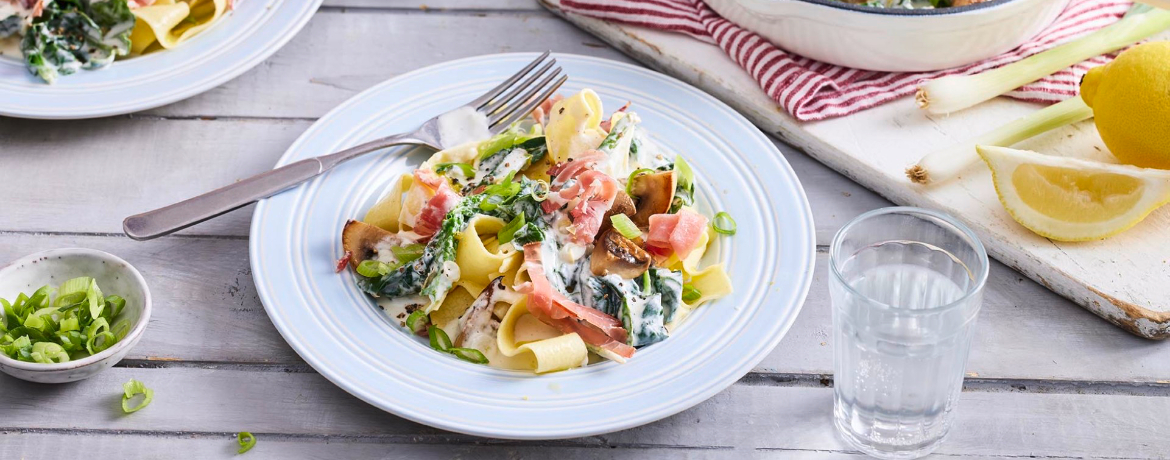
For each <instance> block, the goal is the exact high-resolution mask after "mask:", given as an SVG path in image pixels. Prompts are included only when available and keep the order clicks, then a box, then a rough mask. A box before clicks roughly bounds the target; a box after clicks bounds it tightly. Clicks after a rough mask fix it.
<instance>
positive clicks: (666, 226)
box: [646, 208, 707, 259]
mask: <svg viewBox="0 0 1170 460" xmlns="http://www.w3.org/2000/svg"><path fill="white" fill-rule="evenodd" d="M706 231H707V217H706V216H704V215H702V214H699V213H697V212H694V211H692V210H690V209H686V208H683V209H680V210H679V211H678V213H676V214H655V215H653V216H650V232H649V235H647V238H646V245H647V246H649V247H651V248H654V250H652V251H650V252H651V253H653V254H655V255H661V254H664V253H668V252H669V251H671V250H673V251H674V253H675V254H677V255H678V258H679V259H685V258H687V256H688V255H690V253H691V251H694V250H695V248H696V247H698V246H699V240H700V239H702V237H703V233H704V232H706ZM647 249H648V250H649V249H650V248H647Z"/></svg>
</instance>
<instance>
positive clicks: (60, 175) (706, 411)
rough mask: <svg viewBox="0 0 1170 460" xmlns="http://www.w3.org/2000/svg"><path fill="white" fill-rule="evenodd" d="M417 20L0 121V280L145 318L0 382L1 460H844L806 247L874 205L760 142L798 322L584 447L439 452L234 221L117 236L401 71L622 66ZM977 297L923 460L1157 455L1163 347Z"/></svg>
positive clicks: (242, 168) (307, 42) (536, 17)
mask: <svg viewBox="0 0 1170 460" xmlns="http://www.w3.org/2000/svg"><path fill="white" fill-rule="evenodd" d="M418 1H419V0H327V1H326V6H324V7H323V8H322V9H321V11H320V12H319V13H318V14H317V16H316V17H315V18H314V19H313V20H312V22H310V23H309V25H308V27H307V28H306V29H305V30H304V31H302V32H301V33H300V35H299V36H297V37H296V38H295V39H294V40H293V41H292V42H291V43H289V44H288V45H287V46H286V47H285V48H284V49H283V50H281V51H280V52H278V53H277V54H276V55H275V56H274V57H272V58H271V59H269V60H268V61H266V62H264V63H263V64H261V65H260V66H258V67H257V68H256V69H254V70H252V71H250V72H248V73H246V74H244V75H243V76H241V77H240V78H237V79H236V80H234V81H232V82H230V83H228V84H226V85H224V86H222V87H220V88H218V89H215V90H212V91H210V92H208V93H206V94H203V95H201V96H198V97H195V98H192V99H190V100H187V101H185V102H181V103H177V104H174V105H170V106H167V107H163V108H160V109H157V110H152V111H149V112H146V113H141V114H136V115H132V116H123V117H115V118H110V119H103V120H91V121H71V122H43V121H25V120H16V119H8V118H0V187H2V192H0V261H7V260H11V259H14V258H17V257H19V256H22V255H25V254H28V253H31V252H34V251H39V250H43V249H49V248H57V247H67V246H82V247H91V248H96V249H101V250H105V251H109V252H112V253H114V254H117V255H119V256H121V257H123V258H125V259H127V260H128V261H130V262H131V263H133V264H135V265H136V266H137V267H138V268H139V269H141V270H142V272H143V274H144V275H145V277H146V279H147V281H148V282H149V283H150V285H151V289H152V292H153V294H154V298H155V302H156V303H155V313H154V317H153V318H152V319H151V322H150V328H149V329H148V330H147V333H146V335H145V337H144V338H143V340H142V342H141V343H140V344H139V345H138V346H137V347H136V348H135V349H134V350H133V351H132V352H131V354H130V355H129V356H128V357H127V359H126V360H124V361H123V362H122V363H121V364H119V365H118V366H117V367H115V368H114V369H111V370H109V371H107V372H105V373H103V374H101V375H100V376H98V377H95V378H93V379H90V380H88V381H84V382H80V383H77V384H68V385H59V386H46V385H34V384H29V383H24V382H21V381H17V380H15V379H12V378H8V377H6V376H0V459H10V458H30V459H33V458H91V457H97V458H179V457H182V458H221V457H228V456H232V455H234V453H235V448H236V445H235V439H234V433H236V432H237V431H241V430H246V431H251V432H252V433H255V434H256V435H257V437H258V438H259V443H258V445H257V447H256V448H255V449H254V450H253V451H251V452H249V453H248V454H247V455H248V458H281V459H287V458H327V459H347V458H366V457H374V458H414V457H424V456H426V457H440V458H451V457H460V458H521V457H522V458H553V457H560V458H611V457H615V456H620V457H632V458H679V457H686V458H744V457H745V456H748V457H761V458H772V457H782V458H792V457H796V458H811V459H822V458H846V457H849V458H856V457H855V453H854V452H851V451H850V450H849V449H848V448H847V447H846V446H845V445H844V444H843V443H842V442H841V441H839V440H838V439H837V438H836V435H835V433H834V432H833V429H832V424H831V417H830V409H831V406H832V389H831V385H832V376H831V369H832V355H831V350H832V343H831V342H830V328H831V325H830V310H829V308H830V305H829V299H828V290H827V287H826V280H825V278H824V275H825V273H824V266H823V262H824V260H825V250H824V249H825V247H826V246H825V245H827V244H828V243H829V240H830V238H831V237H832V235H833V233H834V232H835V231H836V229H837V228H838V227H840V226H841V225H842V224H843V223H844V222H845V221H847V220H848V219H850V218H852V217H854V216H856V215H858V214H859V213H862V212H864V211H867V210H870V209H874V208H878V207H883V206H887V205H888V202H886V201H885V200H883V199H881V198H880V197H877V196H876V195H874V194H873V193H870V192H869V191H866V190H865V189H863V188H861V187H860V186H858V185H856V184H854V183H852V182H850V181H848V180H847V179H845V178H843V177H842V176H840V175H838V174H837V173H835V172H833V171H831V170H829V169H827V168H825V167H824V166H821V165H820V164H818V163H816V162H814V161H813V160H811V159H809V158H808V157H806V156H805V155H804V154H802V153H801V152H799V151H796V150H794V149H793V148H791V147H789V146H787V145H785V144H783V143H781V142H779V141H778V142H777V144H778V146H779V147H780V149H781V150H782V151H783V152H784V154H785V156H786V157H787V159H788V161H789V162H790V163H791V164H792V166H793V167H794V168H795V169H796V171H797V173H798V174H799V176H800V178H801V181H802V182H803V184H804V186H805V189H806V190H807V191H808V196H809V200H810V201H811V202H812V205H813V210H814V214H815V220H816V225H817V242H818V244H819V245H820V246H818V248H819V249H821V250H820V251H819V252H820V256H819V258H818V267H817V268H818V271H817V275H816V278H817V279H816V280H815V281H814V284H813V289H812V291H811V292H810V294H809V297H808V301H807V302H806V303H805V305H804V309H803V310H802V312H801V314H800V317H799V318H798V319H797V322H796V324H795V325H794V326H793V327H792V329H791V330H790V331H789V332H788V335H787V336H786V337H785V338H784V340H783V342H781V344H780V346H779V347H777V348H776V350H775V351H774V352H773V353H772V354H771V355H770V356H769V357H768V358H767V359H765V360H764V362H762V363H761V364H760V365H759V367H757V368H756V369H755V370H754V371H753V372H752V373H751V374H749V375H748V376H746V377H745V378H744V379H743V380H741V381H740V382H739V383H737V384H735V385H733V386H731V387H730V388H728V389H727V390H726V391H724V392H722V393H720V394H719V395H718V396H715V397H714V398H712V399H711V400H709V401H707V402H705V403H703V404H700V405H699V406H697V407H695V408H693V409H690V410H687V411H685V412H682V413H681V414H679V415H676V416H674V417H671V418H668V419H666V420H662V421H660V422H657V423H653V424H650V425H647V426H644V427H641V428H636V429H632V430H628V431H623V432H619V433H612V434H608V435H603V436H594V437H590V438H583V439H573V440H564V441H552V442H511V441H500V440H491V439H481V438H475V437H470V436H464V435H459V434H453V433H448V432H444V431H440V430H436V429H432V428H429V427H426V426H422V425H419V424H415V423H412V422H408V421H406V420H403V419H399V418H397V417H394V416H392V415H389V414H387V413H384V412H382V411H380V410H377V409H375V408H373V407H372V406H369V405H367V404H365V403H363V402H361V401H359V400H358V399H356V398H354V397H352V396H350V395H349V394H347V393H345V392H344V391H342V390H340V389H338V388H337V387H335V386H333V385H332V384H330V383H329V382H328V381H326V380H325V379H324V378H322V377H321V376H319V375H318V374H316V373H315V372H314V371H313V370H312V369H311V368H310V367H309V366H307V365H306V364H305V363H304V362H303V361H301V359H300V358H299V357H297V355H296V354H295V353H294V352H293V351H292V350H291V349H290V348H289V347H288V345H287V344H285V342H284V340H282V339H281V337H280V335H279V334H278V333H277V332H276V330H275V329H274V328H273V326H272V324H271V322H270V321H269V319H268V317H267V315H266V314H265V313H264V309H263V307H262V306H261V305H260V301H259V299H258V298H257V296H256V292H255V289H254V287H253V285H252V277H251V272H250V269H249V265H248V253H247V247H248V242H247V238H248V222H249V218H250V216H251V210H250V208H249V209H245V210H241V211H237V212H234V213H232V214H230V215H228V216H225V217H223V218H220V219H218V220H215V221H213V222H210V223H207V224H204V225H200V226H197V227H194V228H192V229H189V230H187V231H185V232H182V233H180V234H178V235H175V236H171V237H166V238H162V239H159V240H155V241H151V242H145V243H141V242H135V241H131V240H129V239H128V238H126V237H124V236H123V235H122V234H121V220H122V218H123V217H125V216H127V215H130V214H134V213H137V212H140V211H143V210H147V209H151V208H154V207H158V206H161V205H165V204H168V203H171V202H174V201H177V200H179V199H182V198H186V197H189V196H192V195H194V194H197V193H200V192H202V191H205V190H209V189H212V188H215V187H217V186H221V185H224V184H227V183H230V182H232V181H235V180H238V179H241V178H243V177H246V176H249V175H251V174H255V173H258V172H261V171H264V170H266V169H269V168H271V167H272V165H273V164H274V163H275V162H276V159H277V158H278V157H279V156H280V155H281V153H283V151H284V149H285V148H286V147H288V145H289V144H290V143H291V142H292V141H293V140H294V139H295V138H296V137H297V136H298V135H299V134H300V133H301V132H302V131H303V130H305V129H306V128H307V127H308V126H309V125H310V124H311V123H312V122H313V120H314V119H316V118H317V117H320V116H321V115H322V114H324V113H325V112H326V111H328V110H329V109H331V108H333V107H334V106H335V105H337V104H338V103H340V102H342V101H344V100H345V99H347V98H348V97H350V96H352V95H354V94H356V93H357V92H359V91H361V90H363V89H365V88H367V87H369V86H371V85H373V84H375V83H377V82H380V81H382V80H385V79H387V78H390V77H393V76H395V75H398V74H401V73H404V72H407V71H409V70H413V69H416V68H419V67H422V66H426V65H430V64H434V63H438V62H442V61H446V60H450V59H455V58H461V57H466V56H473V55H480V54H486V53H497V52H507V51H538V50H543V49H546V48H551V49H553V50H554V51H558V52H568V53H578V54H587V55H594V56H600V57H605V58H610V59H615V60H620V61H629V59H628V58H626V57H624V56H623V55H621V54H620V53H619V52H617V51H615V50H613V49H610V48H609V47H607V46H606V45H604V44H602V43H601V42H600V41H599V40H597V39H595V38H593V37H591V36H589V35H588V34H586V33H584V32H582V31H580V30H578V29H576V28H574V27H573V26H571V25H569V24H567V23H565V22H563V21H561V20H560V19H557V18H555V17H553V16H552V15H551V14H549V13H547V12H546V11H544V10H543V9H541V8H540V7H539V6H537V5H536V4H535V3H534V2H533V1H532V0H478V1H475V0H430V1H429V2H428V5H427V7H426V8H420V5H419V4H418V3H417V2H418ZM1151 244H1161V243H1160V242H1151ZM985 297H986V300H985V301H984V305H983V312H982V313H981V315H980V319H979V324H978V333H977V335H976V339H975V344H974V346H973V349H972V352H971V359H970V364H969V366H968V379H967V385H966V391H964V393H963V397H962V402H961V404H960V406H959V409H958V422H957V423H958V424H957V426H956V428H955V429H954V431H953V432H952V433H951V436H950V437H949V439H948V441H947V442H946V443H945V444H944V445H943V446H942V448H941V449H940V450H939V452H938V456H940V457H941V456H947V457H963V458H1014V457H1041V458H1083V457H1089V458H1110V459H1113V458H1164V457H1166V456H1167V455H1170V417H1168V416H1167V414H1170V344H1164V343H1158V342H1151V341H1146V340H1143V339H1139V338H1136V337H1134V336H1131V335H1129V334H1127V333H1126V332H1124V331H1122V330H1120V329H1118V328H1116V327H1114V326H1112V325H1110V324H1107V323H1105V322H1104V321H1102V320H1100V319H1098V318H1097V317H1095V316H1093V315H1092V314H1090V313H1088V312H1087V311H1085V310H1083V309H1081V308H1079V307H1077V306H1075V305H1073V304H1072V303H1070V302H1068V301H1066V300H1064V299H1062V298H1060V297H1058V296H1056V295H1054V294H1052V293H1050V292H1048V291H1047V290H1045V289H1044V288H1043V287H1041V286H1039V285H1037V284H1036V283H1033V282H1032V281H1029V280H1027V279H1024V278H1023V277H1022V276H1020V275H1019V274H1017V273H1016V272H1014V271H1012V270H1010V269H1007V268H1005V267H1003V266H1002V265H999V264H994V265H993V267H992V270H991V280H990V281H989V283H988V287H987V294H986V296H985ZM131 378H135V379H138V380H142V381H143V382H145V383H146V384H147V385H148V386H150V387H152V388H154V389H155V398H154V402H153V404H151V406H150V407H148V408H147V409H144V410H142V411H141V412H138V413H135V414H133V415H130V416H123V415H121V414H120V410H119V409H118V401H119V392H120V391H121V384H122V382H125V381H127V380H129V379H131ZM566 415H567V416H568V415H569V414H566Z"/></svg>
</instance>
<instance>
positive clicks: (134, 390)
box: [122, 379, 154, 414]
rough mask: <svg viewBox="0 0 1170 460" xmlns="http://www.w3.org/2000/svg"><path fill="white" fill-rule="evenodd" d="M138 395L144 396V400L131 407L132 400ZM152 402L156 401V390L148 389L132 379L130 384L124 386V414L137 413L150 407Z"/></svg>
mask: <svg viewBox="0 0 1170 460" xmlns="http://www.w3.org/2000/svg"><path fill="white" fill-rule="evenodd" d="M137 395H142V400H141V401H139V402H138V404H135V405H131V404H130V400H131V399H133V398H134V397H135V396H137ZM152 400H154V390H151V389H150V388H146V385H144V384H143V383H142V382H139V381H137V380H134V379H130V381H129V382H126V383H124V384H122V412H125V413H127V414H130V413H134V412H137V411H138V410H139V409H142V408H143V407H146V406H148V405H150V401H152Z"/></svg>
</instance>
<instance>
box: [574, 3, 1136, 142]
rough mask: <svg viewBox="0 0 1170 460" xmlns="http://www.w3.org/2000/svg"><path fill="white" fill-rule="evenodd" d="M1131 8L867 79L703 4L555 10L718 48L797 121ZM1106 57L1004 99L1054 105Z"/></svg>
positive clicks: (1069, 35)
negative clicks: (943, 64)
mask: <svg viewBox="0 0 1170 460" xmlns="http://www.w3.org/2000/svg"><path fill="white" fill-rule="evenodd" d="M1132 4H1133V2H1131V1H1119V0H1073V1H1072V2H1071V3H1070V4H1069V6H1068V8H1067V9H1065V11H1064V12H1062V13H1061V14H1060V16H1059V17H1057V19H1056V21H1055V22H1054V23H1053V24H1052V25H1051V26H1049V27H1048V28H1047V29H1045V30H1044V31H1042V32H1040V33H1039V34H1038V35H1036V37H1034V38H1032V40H1030V41H1029V42H1027V43H1025V44H1023V45H1020V46H1019V47H1018V48H1016V49H1014V50H1012V51H1009V52H1007V53H1004V54H1002V55H999V56H996V57H993V58H990V59H987V60H984V61H981V62H977V63H975V64H971V65H968V66H966V67H960V68H955V69H948V70H942V71H935V72H920V73H891V72H872V71H865V70H858V69H850V68H846V67H841V66H836V65H832V64H826V63H823V62H818V61H814V60H812V59H808V58H804V57H801V56H797V55H795V54H790V53H787V52H785V51H784V50H781V49H780V48H777V47H776V46H774V45H772V44H771V43H769V42H768V41H767V40H765V39H764V38H763V37H760V36H759V35H757V34H755V33H753V32H750V31H748V30H747V29H744V28H741V27H739V26H738V25H736V24H735V23H732V22H731V21H728V20H726V19H723V18H722V17H720V16H719V15H718V14H716V13H715V12H714V11H713V10H711V8H710V7H708V6H707V5H706V4H705V3H703V2H702V0H561V9H562V10H563V11H566V12H569V13H575V14H580V15H584V16H589V17H593V18H599V19H604V20H607V21H614V22H621V23H625V24H631V25H637V26H643V27H650V28H655V29H663V30H670V31H675V32H680V33H685V34H688V35H691V36H693V37H695V38H697V39H699V40H702V41H704V42H707V43H711V44H715V45H719V47H720V48H722V49H723V51H724V52H726V53H727V55H728V56H730V57H731V58H732V59H734V60H735V62H736V63H737V64H739V66H740V67H743V68H744V70H746V71H747V72H748V73H750V74H751V76H752V78H754V79H755V80H756V82H758V83H759V84H760V87H761V88H763V90H764V92H766V93H767V94H768V96H771V97H772V99H774V100H775V101H776V102H777V103H778V104H779V105H780V106H781V107H783V108H784V110H786V111H788V113H790V114H792V115H793V116H794V117H796V119H798V120H803V121H809V120H823V119H827V118H833V117H839V116H843V115H849V114H851V113H856V112H858V111H861V110H865V109H868V108H871V107H875V106H878V105H881V104H885V103H887V102H890V101H893V100H895V99H898V98H901V97H906V96H909V95H911V94H914V92H915V90H916V87H917V85H918V83H919V82H920V81H923V80H929V79H932V78H937V77H941V76H945V75H955V74H974V73H979V72H982V71H985V70H988V69H992V68H995V67H999V66H1002V65H1004V64H1008V63H1011V62H1015V61H1018V60H1020V59H1023V58H1025V57H1028V56H1031V55H1033V54H1036V53H1038V52H1040V51H1044V50H1046V49H1048V48H1052V47H1054V46H1056V45H1059V44H1061V43H1064V42H1067V41H1069V40H1072V39H1074V38H1077V37H1080V36H1082V35H1085V34H1087V33H1090V32H1092V31H1095V30H1097V29H1100V28H1102V27H1105V26H1107V25H1109V24H1112V23H1113V22H1115V21H1117V20H1118V19H1119V18H1121V16H1123V15H1125V12H1126V11H1127V10H1128V9H1129V7H1130V6H1131V5H1132ZM1110 59H1112V56H1099V57H1096V58H1093V59H1090V60H1088V61H1085V62H1082V63H1080V64H1077V65H1075V66H1073V67H1070V68H1068V69H1065V70H1062V71H1060V72H1057V73H1056V74H1053V75H1051V76H1049V77H1046V78H1044V79H1042V80H1039V81H1036V82H1034V83H1031V84H1028V85H1025V86H1023V87H1021V88H1019V89H1017V90H1015V91H1013V92H1011V93H1009V94H1008V96H1010V97H1013V98H1016V99H1021V100H1026V101H1033V102H1043V103H1053V102H1058V101H1061V100H1064V99H1066V98H1068V97H1070V96H1074V95H1076V94H1077V87H1078V86H1079V83H1080V79H1081V75H1084V73H1085V72H1087V71H1088V69H1089V68H1092V67H1096V66H1098V65H1101V64H1104V63H1106V62H1108V61H1109V60H1110Z"/></svg>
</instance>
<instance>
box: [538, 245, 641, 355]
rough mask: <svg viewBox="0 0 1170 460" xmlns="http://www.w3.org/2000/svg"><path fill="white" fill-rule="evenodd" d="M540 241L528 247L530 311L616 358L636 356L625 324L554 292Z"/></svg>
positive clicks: (540, 318) (550, 324)
mask: <svg viewBox="0 0 1170 460" xmlns="http://www.w3.org/2000/svg"><path fill="white" fill-rule="evenodd" d="M541 244H543V243H540V242H535V243H529V244H527V245H525V246H524V269H525V270H526V271H527V272H528V276H529V278H531V279H532V281H530V282H528V283H526V284H525V285H524V286H522V287H521V292H524V293H525V294H527V295H528V312H529V313H531V314H532V316H535V317H536V319H539V320H540V321H541V322H542V323H545V324H547V325H549V326H552V327H554V328H556V329H557V330H559V331H561V332H563V333H565V334H570V333H577V335H579V336H581V340H584V341H585V343H587V344H589V345H593V346H595V347H597V348H600V349H602V350H605V351H608V352H610V353H612V354H613V355H614V356H616V357H620V358H630V357H632V356H634V351H635V350H634V347H631V346H629V345H627V344H626V338H627V336H628V333H627V332H626V330H625V329H624V328H622V322H621V321H619V320H618V319H617V318H614V317H612V316H609V315H607V314H605V313H602V312H600V311H597V310H594V309H592V308H589V307H586V306H584V305H580V304H577V303H574V302H573V301H571V300H569V299H567V298H565V296H564V295H563V294H561V293H560V292H557V290H556V289H553V287H552V285H551V284H549V282H548V278H547V277H546V276H545V274H544V266H543V264H542V262H541V258H540V247H541Z"/></svg>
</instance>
